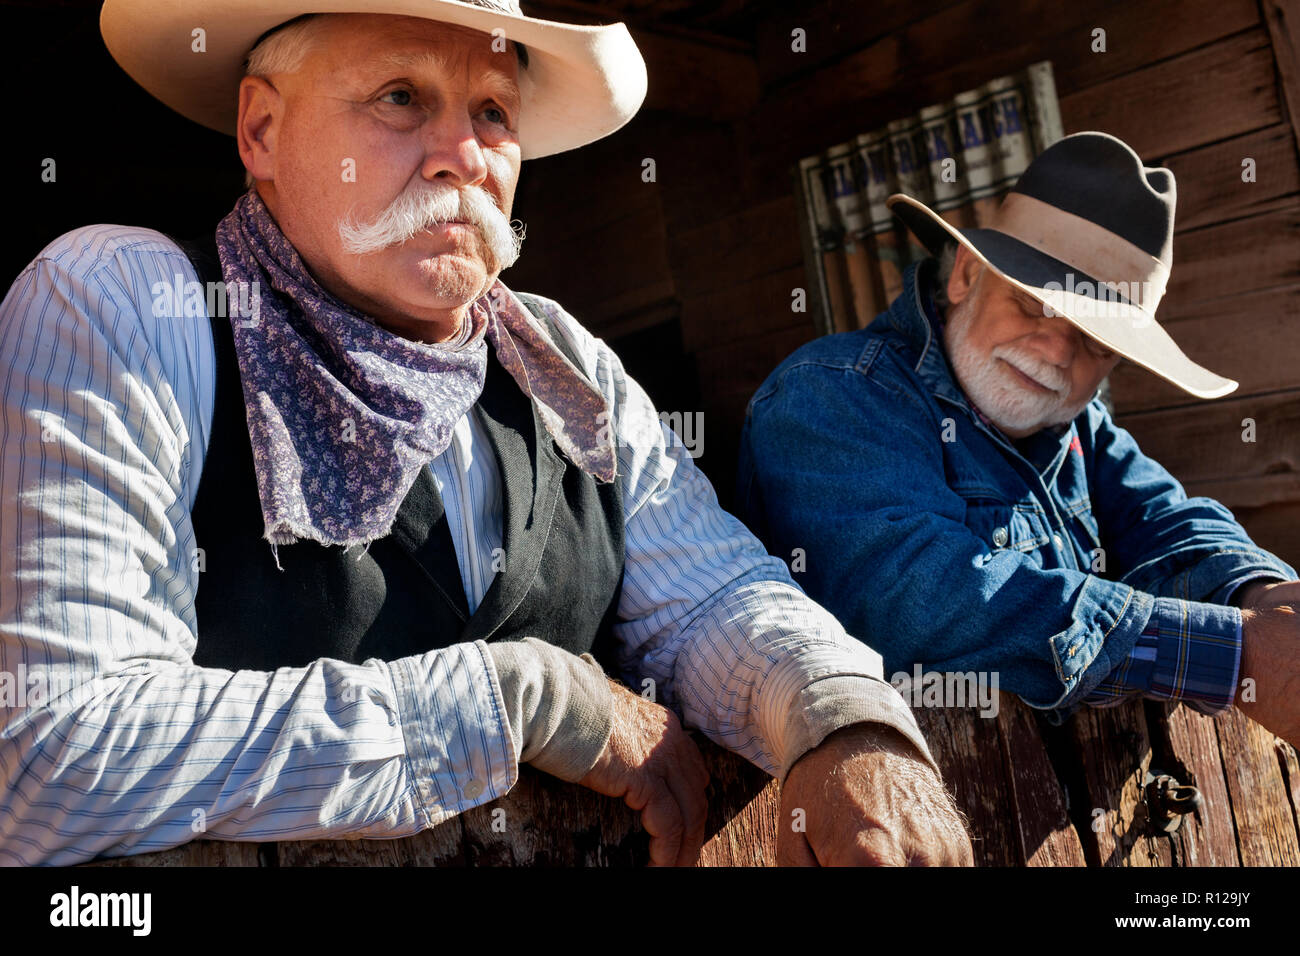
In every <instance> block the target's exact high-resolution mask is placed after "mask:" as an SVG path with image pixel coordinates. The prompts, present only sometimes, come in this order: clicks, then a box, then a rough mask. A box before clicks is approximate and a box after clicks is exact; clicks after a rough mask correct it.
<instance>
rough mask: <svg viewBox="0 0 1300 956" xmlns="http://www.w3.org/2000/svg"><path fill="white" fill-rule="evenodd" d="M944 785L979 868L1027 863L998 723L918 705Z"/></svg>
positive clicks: (973, 714)
mask: <svg viewBox="0 0 1300 956" xmlns="http://www.w3.org/2000/svg"><path fill="white" fill-rule="evenodd" d="M912 713H913V715H914V716H915V717H916V722H917V725H918V726H919V727H920V728H921V733H922V734H924V735H925V739H926V742H927V743H928V744H929V745H930V752H931V753H932V754H933V755H934V759H935V762H936V763H937V764H938V765H939V770H940V772H941V773H942V774H943V779H944V782H945V783H946V784H947V785H948V789H949V790H950V791H952V794H953V796H954V797H955V798H956V801H957V806H958V807H959V808H960V809H961V811H962V812H963V813H964V814H965V815H966V819H967V826H968V827H969V829H970V834H971V848H972V850H973V851H974V855H975V865H976V866H1019V865H1021V864H1023V863H1024V862H1025V857H1024V854H1023V851H1022V848H1021V840H1020V833H1019V829H1018V828H1017V827H1016V825H1015V821H1014V798H1013V788H1012V785H1011V780H1010V776H1011V775H1010V773H1009V771H1008V767H1007V765H1006V759H1005V757H1004V751H1003V748H1002V744H1001V739H1000V738H1001V734H1000V733H999V731H998V722H997V721H996V720H988V719H985V718H982V717H980V716H979V713H978V711H976V710H974V709H968V708H956V707H953V708H939V707H913V708H912Z"/></svg>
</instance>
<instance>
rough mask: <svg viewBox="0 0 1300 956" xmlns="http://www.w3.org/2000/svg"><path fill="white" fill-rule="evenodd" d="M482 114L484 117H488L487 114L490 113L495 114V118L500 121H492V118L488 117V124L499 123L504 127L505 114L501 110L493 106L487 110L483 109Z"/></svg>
mask: <svg viewBox="0 0 1300 956" xmlns="http://www.w3.org/2000/svg"><path fill="white" fill-rule="evenodd" d="M483 113H484V115H488V114H491V113H495V114H496V115H497V116H499V117H500V119H492V118H491V117H490V116H489V117H488V122H489V123H500V124H501V125H502V126H505V125H506V114H505V113H503V112H502V111H501V110H499V109H497V108H496V107H495V106H489V107H488V108H487V109H485V110H484V111H483Z"/></svg>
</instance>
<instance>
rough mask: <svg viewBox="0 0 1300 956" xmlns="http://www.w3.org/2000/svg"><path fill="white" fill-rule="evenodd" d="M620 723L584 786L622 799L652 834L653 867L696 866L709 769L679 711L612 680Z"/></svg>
mask: <svg viewBox="0 0 1300 956" xmlns="http://www.w3.org/2000/svg"><path fill="white" fill-rule="evenodd" d="M610 691H611V692H612V693H613V695H614V727H613V730H612V731H611V732H610V735H609V742H608V743H607V744H606V745H605V749H604V750H603V751H602V752H601V755H600V756H599V757H598V758H597V759H596V764H595V766H593V767H592V768H591V770H590V771H589V772H588V773H587V775H586V776H585V777H583V778H582V780H580V781H579V784H580V785H581V786H584V787H587V788H588V789H590V790H595V791H596V792H597V793H603V794H605V796H607V797H621V798H622V799H623V802H624V803H626V804H627V805H628V806H629V807H631V808H632V809H633V810H636V811H638V812H639V813H640V814H641V825H642V826H644V827H645V829H646V832H647V833H649V834H650V865H651V866H674V865H676V866H691V865H693V864H694V863H695V862H696V861H697V860H698V859H699V856H700V847H701V846H703V845H704V827H705V818H706V813H707V809H708V805H707V802H706V800H705V796H704V793H705V788H706V787H707V786H708V783H709V772H708V770H706V769H705V766H704V758H703V757H701V756H700V751H699V748H698V747H696V746H695V742H694V741H693V740H691V738H690V737H688V736H687V735H686V731H684V730H682V726H681V723H680V722H679V721H678V720H677V715H676V714H674V713H673V712H672V711H670V710H668V709H667V708H666V707H662V706H660V705H659V704H656V703H653V702H652V701H649V700H646V699H645V698H644V697H640V696H638V695H636V694H634V693H632V692H631V691H630V690H628V689H627V688H626V687H624V686H623V685H622V684H619V683H616V682H614V681H610Z"/></svg>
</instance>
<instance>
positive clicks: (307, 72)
mask: <svg viewBox="0 0 1300 956" xmlns="http://www.w3.org/2000/svg"><path fill="white" fill-rule="evenodd" d="M249 9H250V8H249V6H248V4H247V3H245V2H242V0H218V2H210V0H205V2H203V3H199V2H197V0H194V2H177V3H170V4H165V5H161V6H160V5H158V4H156V3H153V2H152V0H108V2H107V3H106V4H105V6H104V12H103V18H102V26H103V30H104V35H105V39H106V41H107V42H108V45H109V48H110V50H111V51H112V52H113V54H114V56H115V57H116V58H117V59H118V62H119V63H121V64H122V65H123V66H124V67H125V68H126V69H127V70H128V71H129V72H131V74H132V75H133V76H134V77H135V78H136V79H137V80H139V81H140V82H141V83H142V84H143V85H144V86H145V87H146V88H147V89H149V90H150V91H151V92H153V93H155V94H156V95H158V96H159V97H160V98H163V99H164V100H165V101H166V102H168V103H169V104H170V105H172V106H174V107H175V108H176V109H178V110H180V111H181V112H182V113H184V114H185V115H186V116H189V117H191V118H193V119H196V120H198V121H199V122H203V123H205V124H207V125H209V126H212V127H214V128H217V129H221V130H223V131H225V132H228V133H232V134H233V135H234V136H235V137H236V142H237V145H238V149H239V155H240V157H241V159H242V160H243V162H244V165H245V167H246V169H247V170H248V173H249V176H250V179H251V181H252V184H253V185H252V188H250V189H249V191H248V192H247V193H246V194H245V195H243V196H242V197H240V199H239V200H238V201H237V202H236V204H235V208H234V209H233V210H232V212H231V213H230V214H229V215H228V216H226V217H225V218H224V219H222V221H221V222H220V223H219V224H218V225H217V228H216V230H215V232H214V233H210V234H208V235H206V236H204V237H202V238H201V239H200V240H198V241H196V242H194V243H186V244H184V245H183V246H181V247H178V245H177V243H175V242H174V241H172V240H171V239H170V238H169V237H166V236H163V235H162V234H160V233H157V232H155V231H153V230H148V229H140V228H131V227H123V226H91V227H86V228H85V229H80V230H76V231H74V232H72V233H69V234H67V235H65V236H63V237H61V238H59V239H57V240H55V242H53V243H52V244H51V245H50V246H49V247H48V248H47V249H46V250H45V251H44V252H43V253H42V254H41V255H40V256H39V257H38V258H37V260H36V261H35V262H33V263H32V265H31V266H29V267H28V268H27V269H26V270H25V271H24V272H23V273H22V275H20V276H19V278H18V280H17V281H16V282H15V283H14V286H13V288H12V289H11V290H10V293H9V295H8V296H7V297H6V298H5V300H4V303H3V305H2V306H0V338H3V339H4V340H5V341H6V342H7V348H6V349H5V350H4V358H3V364H4V367H3V369H0V382H3V383H4V384H3V386H2V387H3V391H0V400H2V401H3V406H2V407H3V412H4V422H5V425H6V428H5V429H4V430H3V433H2V434H3V438H0V441H2V442H3V445H2V447H0V461H2V462H3V463H4V467H3V469H0V486H2V488H0V490H2V491H3V494H0V508H3V509H4V510H3V511H2V512H0V537H2V538H3V540H0V562H2V563H0V595H2V596H3V600H0V652H2V653H3V656H2V658H0V659H3V660H4V661H5V663H6V666H8V667H10V668H12V667H15V666H28V665H31V666H36V665H39V666H41V667H43V668H45V669H46V670H48V671H51V672H54V673H56V674H57V675H58V676H59V677H60V678H66V679H67V681H68V685H67V686H70V687H71V689H70V690H69V691H68V692H66V693H62V694H59V695H58V696H57V697H56V698H53V699H48V700H41V701H39V702H32V703H31V704H30V705H29V706H26V707H21V708H17V707H7V708H5V709H3V710H0V861H3V862H18V863H71V862H78V861H81V860H86V859H90V858H91V857H94V856H96V855H100V854H103V855H109V856H120V855H124V854H131V853H139V852H143V851H146V850H156V849H162V848H165V847H169V846H174V845H176V844H179V843H183V842H186V841H188V840H191V839H194V838H196V837H198V836H204V837H207V838H210V839H222V840H248V841H271V840H302V839H329V838H356V837H365V838H376V839H378V838H391V837H397V836H404V835H409V834H413V833H416V832H419V831H420V830H423V829H425V828H427V827H429V826H432V825H434V824H437V823H439V822H441V821H443V820H447V819H448V818H450V817H452V816H454V815H455V814H457V813H459V812H461V811H463V810H466V809H468V808H470V807H474V806H478V805H480V804H482V803H485V802H487V801H490V800H493V799H494V798H496V797H498V796H500V795H502V794H504V793H506V792H507V791H508V790H509V789H510V788H511V787H512V786H513V785H514V783H515V781H516V779H517V778H518V772H519V764H520V763H530V764H531V765H532V766H534V767H535V768H537V769H540V770H542V771H544V772H546V773H549V774H552V775H553V776H555V777H558V778H560V779H561V780H566V781H570V782H575V783H578V784H580V785H582V786H584V787H587V788H590V789H592V790H595V791H597V792H598V793H601V794H606V795H609V796H611V797H615V798H619V799H622V800H624V801H625V802H626V803H627V804H628V805H629V806H630V807H632V808H633V809H634V810H636V811H637V812H638V813H639V814H640V818H641V821H642V823H643V824H644V826H645V829H646V830H647V831H648V832H649V834H650V844H649V855H650V859H651V861H652V862H653V863H655V864H674V863H675V864H689V863H691V862H692V861H694V860H695V859H696V857H697V855H698V853H699V850H700V847H701V844H702V842H703V840H704V838H705V820H706V798H705V791H706V785H707V782H708V781H707V773H706V771H705V769H704V764H703V761H702V759H701V757H700V754H699V752H698V750H697V748H696V746H695V744H694V743H693V742H692V741H691V739H690V737H689V736H687V733H686V728H694V729H697V730H699V731H700V732H702V733H704V734H705V735H707V736H708V737H709V738H711V739H712V740H714V741H716V742H717V743H718V744H720V745H721V746H723V747H727V748H729V749H731V750H733V751H735V752H737V753H740V754H742V755H744V756H745V757H746V758H748V759H750V760H752V761H753V762H754V763H756V764H757V765H758V766H760V767H762V768H764V769H765V770H767V771H768V772H770V773H772V774H774V775H776V776H778V777H780V778H781V779H782V782H783V788H782V800H783V803H784V809H783V814H782V819H783V820H785V821H789V822H790V824H791V825H790V826H785V827H782V830H781V833H780V837H779V840H778V847H777V849H778V855H779V858H780V860H781V861H783V862H791V863H810V864H816V863H819V862H820V863H869V864H881V863H897V864H905V863H925V864H944V863H954V864H957V863H969V862H970V861H971V848H970V842H969V838H968V837H967V835H966V833H965V830H964V827H963V824H962V821H961V819H960V816H959V814H958V813H957V812H956V810H955V807H954V806H953V804H952V801H951V798H950V797H949V796H948V794H947V792H946V791H945V790H944V787H943V784H942V781H941V780H940V779H939V776H938V772H937V768H936V767H935V765H934V761H933V758H932V757H931V755H930V754H929V751H928V749H927V748H926V744H925V741H924V739H923V738H922V737H921V735H920V732H919V731H918V729H917V727H916V723H915V721H914V720H913V718H912V716H911V714H910V712H909V711H908V710H907V708H906V706H905V705H904V704H903V702H902V699H901V698H900V697H899V695H898V694H897V693H896V692H895V691H894V689H893V688H892V687H890V686H889V684H888V683H886V682H885V681H884V680H883V672H882V669H881V661H880V658H879V655H876V654H874V653H873V652H871V651H870V650H869V649H868V648H866V647H864V646H863V645H861V644H860V643H858V642H856V641H853V640H852V639H851V638H849V636H848V635H847V634H846V633H845V632H844V629H843V628H842V627H841V626H840V625H839V624H838V622H836V621H835V619H834V618H833V617H832V616H831V615H830V614H828V613H827V612H826V611H825V610H824V609H822V608H820V607H818V606H817V605H816V604H814V603H813V602H812V601H810V600H808V598H807V597H806V596H805V595H804V594H803V593H802V592H801V591H800V590H799V589H798V588H797V587H795V586H794V584H793V582H792V581H791V579H790V576H789V574H788V572H787V571H786V569H785V566H784V565H783V564H782V563H781V562H779V561H776V560H774V559H772V558H770V557H769V556H768V555H767V554H766V553H765V552H764V550H763V548H762V546H761V545H760V544H759V543H758V541H757V540H756V539H755V538H754V537H753V536H752V535H751V534H750V533H749V532H748V531H747V530H746V529H745V528H744V527H743V526H742V525H741V524H740V523H739V522H738V521H736V520H735V519H734V518H733V517H731V516H730V515H728V514H726V513H725V512H723V511H722V510H721V509H720V508H719V507H718V503H717V498H716V496H715V495H714V493H713V489H712V488H711V487H710V486H709V483H708V481H707V480H706V479H705V478H704V477H703V475H702V474H701V473H700V472H699V471H697V470H696V468H695V466H694V463H693V462H692V461H691V458H690V456H689V455H687V454H686V453H685V452H684V451H683V449H682V446H681V443H680V442H679V441H678V440H677V439H676V436H674V435H673V433H672V432H671V431H670V430H667V429H665V428H663V427H661V426H660V424H659V421H658V417H657V415H656V412H655V409H654V407H653V405H652V404H651V403H650V401H649V399H648V398H647V396H646V395H645V393H644V392H643V391H642V390H641V389H640V388H639V387H638V386H637V384H636V382H634V381H633V380H632V379H630V378H628V377H627V375H626V374H625V373H624V371H623V369H622V366H621V364H620V362H619V360H618V357H617V356H616V355H615V354H614V353H613V352H612V351H610V349H609V348H608V347H607V346H606V345H604V343H602V342H600V341H599V340H598V339H596V338H594V337H593V336H591V335H590V333H588V332H587V331H586V330H585V329H583V327H582V326H581V325H580V324H579V323H578V322H577V320H575V319H574V318H573V317H572V316H570V315H568V314H567V313H566V312H565V311H564V310H563V309H562V308H560V306H559V305H558V304H557V303H555V302H553V301H551V300H549V299H543V298H541V297H538V296H531V295H527V294H524V293H517V292H514V291H512V290H511V289H509V288H508V287H507V286H506V285H505V284H504V283H503V282H502V281H501V280H500V278H499V274H500V272H501V270H503V269H505V268H506V267H508V266H509V265H510V264H511V263H512V262H514V261H515V258H516V257H517V256H518V254H519V240H520V234H518V233H516V232H515V231H514V230H512V228H511V226H510V213H511V206H512V201H513V197H514V191H515V185H516V183H517V180H518V176H519V172H520V164H521V161H522V160H524V159H528V158H532V157H536V156H545V155H548V154H550V153H555V152H559V151H561V150H565V149H572V148H576V147H578V146H581V145H583V144H585V143H587V142H590V141H592V140H594V139H597V138H599V137H601V136H605V135H608V134H609V133H612V132H614V131H615V130H616V129H618V128H619V127H620V126H622V125H623V124H624V123H626V122H627V120H628V119H629V118H630V117H631V116H632V115H633V113H635V111H636V109H637V108H638V107H639V105H640V103H641V100H642V98H643V97H644V94H645V89H646V76H645V68H644V64H643V62H642V60H641V58H640V55H639V53H638V51H637V49H636V46H635V44H633V42H632V41H631V39H630V37H629V36H628V34H627V31H626V29H625V28H624V27H623V26H622V25H621V24H616V25H613V26H607V27H585V26H584V27H579V26H570V25H567V24H561V23H553V22H549V21H543V20H536V19H532V18H529V17H525V16H523V15H522V14H521V13H520V12H519V10H518V7H517V5H514V4H512V3H507V2H504V0H479V2H478V3H476V4H469V3H455V2H441V0H421V2H420V3H412V2H409V0H391V2H388V0H357V2H356V3H355V4H354V5H353V9H354V10H355V12H354V13H347V14H342V13H340V14H328V15H319V14H317V15H312V14H311V11H310V7H309V6H304V5H299V4H295V3H293V2H290V0H273V2H268V3H263V4H259V5H258V12H257V13H256V14H252V13H250V12H249ZM396 14H408V15H405V16H398V15H396ZM200 22H201V23H203V24H204V25H205V30H206V37H207V46H206V50H205V52H204V54H203V55H202V56H198V55H195V54H194V53H193V52H192V51H191V50H190V45H189V44H190V37H191V30H192V27H193V25H194V24H196V23H200ZM178 38H179V39H178ZM250 49H251V54H250ZM246 56H247V58H248V59H247V66H246V68H245V57H246ZM236 106H237V108H236ZM191 260H192V263H193V264H191ZM176 272H184V273H185V274H186V276H187V277H194V276H198V277H201V278H203V279H206V280H208V281H209V282H211V283H222V282H224V283H227V284H232V285H235V286H237V287H240V288H244V287H250V288H256V289H258V290H259V293H260V296H259V299H258V301H259V303H260V305H259V309H258V314H257V315H256V316H252V317H250V316H239V317H238V318H239V319H240V321H231V319H233V318H235V316H223V315H219V314H213V315H211V316H206V317H204V310H203V307H202V306H200V307H199V308H198V309H197V310H196V311H192V310H191V309H190V308H188V306H187V308H185V309H184V310H183V314H182V313H177V312H174V311H173V312H171V313H169V314H159V313H157V312H155V311H153V309H152V304H151V299H150V296H149V290H150V288H151V286H152V285H153V284H154V283H155V282H156V281H159V280H169V279H170V277H171V276H172V275H173V274H174V273H176ZM160 301H162V302H164V303H165V302H167V301H170V298H169V297H167V296H162V297H161V299H160ZM239 301H243V300H242V299H240V300H239ZM192 318H197V319H198V321H191V319H192ZM602 667H604V668H607V669H608V670H609V671H610V672H612V673H616V674H618V675H619V676H622V677H624V678H625V679H627V680H628V681H629V682H631V683H632V686H633V687H635V688H636V692H633V691H630V690H628V688H627V687H625V686H623V685H622V684H619V683H615V682H611V681H607V680H606V678H605V676H604V674H603V673H602ZM196 821H201V825H197V826H196ZM510 825H513V824H512V823H510V822H507V826H510ZM522 836H523V835H522V834H521V837H522ZM551 836H552V837H553V838H555V839H566V838H567V837H566V835H564V834H559V833H557V834H553V835H551ZM528 839H532V840H535V839H536V835H533V836H532V837H528Z"/></svg>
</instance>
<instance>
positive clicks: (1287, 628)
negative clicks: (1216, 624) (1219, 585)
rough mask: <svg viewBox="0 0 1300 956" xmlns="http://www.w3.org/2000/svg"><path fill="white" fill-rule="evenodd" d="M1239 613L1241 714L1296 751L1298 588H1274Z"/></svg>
mask: <svg viewBox="0 0 1300 956" xmlns="http://www.w3.org/2000/svg"><path fill="white" fill-rule="evenodd" d="M1257 600H1258V601H1259V603H1258V604H1257V605H1255V606H1254V607H1243V608H1242V610H1241V671H1240V678H1241V680H1240V682H1239V683H1238V685H1237V697H1236V704H1237V707H1238V708H1239V709H1240V710H1241V712H1242V713H1243V714H1245V715H1246V716H1247V717H1249V718H1250V719H1251V720H1254V721H1255V722H1257V723H1258V724H1260V725H1261V726H1263V727H1265V728H1266V729H1268V730H1270V731H1272V732H1273V733H1275V734H1277V735H1278V736H1279V737H1281V738H1282V739H1283V740H1285V741H1286V742H1287V743H1289V744H1290V745H1291V746H1292V747H1297V748H1300V658H1297V655H1296V652H1297V650H1300V584H1296V583H1295V582H1287V583H1285V584H1278V585H1275V586H1273V587H1271V588H1269V589H1268V590H1267V592H1266V593H1265V594H1263V595H1262V596H1259V597H1258V598H1257Z"/></svg>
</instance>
